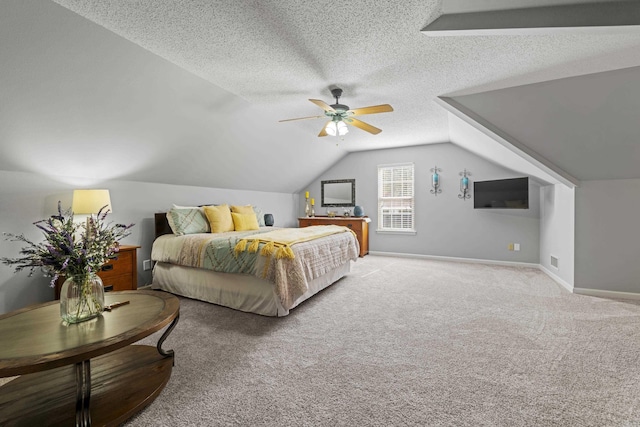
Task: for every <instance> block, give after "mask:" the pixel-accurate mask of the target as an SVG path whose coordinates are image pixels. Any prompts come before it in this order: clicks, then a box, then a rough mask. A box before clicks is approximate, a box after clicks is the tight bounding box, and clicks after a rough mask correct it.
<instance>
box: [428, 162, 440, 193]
mask: <svg viewBox="0 0 640 427" xmlns="http://www.w3.org/2000/svg"><path fill="white" fill-rule="evenodd" d="M431 172H432V174H431V190H429V191H430V192H431V194H435V195H436V196H437V195H438V193H442V189H441V188H440V174H439V172H442V169H440V168H439V167H437V166H435V167H433V168H431Z"/></svg>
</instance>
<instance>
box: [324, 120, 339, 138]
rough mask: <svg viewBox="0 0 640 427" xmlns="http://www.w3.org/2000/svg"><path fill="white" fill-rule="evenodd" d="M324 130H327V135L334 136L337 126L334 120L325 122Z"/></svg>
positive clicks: (336, 132)
mask: <svg viewBox="0 0 640 427" xmlns="http://www.w3.org/2000/svg"><path fill="white" fill-rule="evenodd" d="M324 130H325V132H327V135H331V136H336V135H337V134H338V126H337V125H336V122H329V123H327V127H325V128H324Z"/></svg>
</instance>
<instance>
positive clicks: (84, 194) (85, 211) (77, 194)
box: [71, 190, 113, 235]
mask: <svg viewBox="0 0 640 427" xmlns="http://www.w3.org/2000/svg"><path fill="white" fill-rule="evenodd" d="M105 206H106V208H105V210H103V212H106V211H107V210H108V211H109V212H113V211H112V210H111V197H109V190H73V202H72V204H71V211H73V214H74V215H89V216H88V217H87V228H86V229H87V233H89V235H90V234H91V224H90V221H91V215H94V214H97V213H98V212H100V209H102V208H103V207H105Z"/></svg>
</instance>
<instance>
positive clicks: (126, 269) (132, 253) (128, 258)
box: [56, 245, 140, 299]
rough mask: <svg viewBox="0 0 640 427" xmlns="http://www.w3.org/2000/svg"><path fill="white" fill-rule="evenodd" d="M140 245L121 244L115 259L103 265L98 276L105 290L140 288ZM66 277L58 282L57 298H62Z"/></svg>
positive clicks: (133, 289)
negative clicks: (61, 291)
mask: <svg viewBox="0 0 640 427" xmlns="http://www.w3.org/2000/svg"><path fill="white" fill-rule="evenodd" d="M139 247H140V246H134V245H121V246H120V250H119V251H118V254H117V255H116V258H115V259H112V260H111V261H109V262H108V263H106V264H105V265H103V266H102V269H101V270H100V272H99V273H98V276H100V278H101V279H102V284H103V285H104V290H105V292H109V291H135V290H136V289H138V257H137V250H138V248H139ZM65 279H66V277H60V278H58V281H57V282H56V299H60V289H61V288H62V284H63V283H64V281H65Z"/></svg>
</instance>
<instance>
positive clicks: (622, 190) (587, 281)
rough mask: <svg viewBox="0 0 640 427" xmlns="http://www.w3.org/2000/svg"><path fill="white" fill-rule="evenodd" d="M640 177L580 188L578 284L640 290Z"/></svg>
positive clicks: (577, 218) (577, 228) (600, 287)
mask: <svg viewBox="0 0 640 427" xmlns="http://www.w3.org/2000/svg"><path fill="white" fill-rule="evenodd" d="M638 212H640V179H623V180H609V181H583V182H582V184H581V185H580V187H578V188H577V189H576V278H575V287H576V288H584V289H598V290H608V291H618V292H635V293H638V292H640V262H638V256H639V254H640V231H638Z"/></svg>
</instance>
